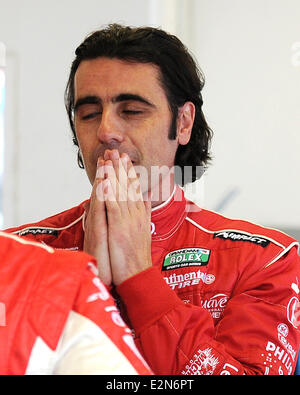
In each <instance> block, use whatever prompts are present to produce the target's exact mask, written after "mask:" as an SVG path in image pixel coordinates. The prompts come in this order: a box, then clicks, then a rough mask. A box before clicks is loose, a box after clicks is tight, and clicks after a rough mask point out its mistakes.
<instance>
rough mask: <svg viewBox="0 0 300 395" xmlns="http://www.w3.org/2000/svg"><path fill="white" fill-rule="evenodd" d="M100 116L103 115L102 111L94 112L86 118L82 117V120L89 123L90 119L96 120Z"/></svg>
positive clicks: (85, 116)
mask: <svg viewBox="0 0 300 395" xmlns="http://www.w3.org/2000/svg"><path fill="white" fill-rule="evenodd" d="M98 115H101V112H100V111H98V112H93V113H91V114H87V115H84V116H82V117H81V119H82V120H83V121H87V120H89V119H93V118H96V117H97V116H98Z"/></svg>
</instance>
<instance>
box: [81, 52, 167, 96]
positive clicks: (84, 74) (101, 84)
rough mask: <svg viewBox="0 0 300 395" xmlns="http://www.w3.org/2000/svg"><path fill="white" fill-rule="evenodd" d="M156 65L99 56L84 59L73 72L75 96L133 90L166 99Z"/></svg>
mask: <svg viewBox="0 0 300 395" xmlns="http://www.w3.org/2000/svg"><path fill="white" fill-rule="evenodd" d="M160 77H161V73H160V70H159V67H158V66H156V65H154V64H152V63H133V62H128V61H124V60H120V59H110V58H105V57H99V58H96V59H91V60H84V61H82V62H81V63H80V65H79V67H78V69H77V71H76V74H75V84H74V86H75V97H78V96H82V95H86V94H89V95H98V96H101V97H103V98H105V97H107V98H109V97H113V96H115V95H118V94H120V93H135V94H140V95H143V96H144V97H148V98H149V99H151V98H152V99H153V98H156V99H157V100H166V94H165V92H164V89H163V87H162V83H161V78H160Z"/></svg>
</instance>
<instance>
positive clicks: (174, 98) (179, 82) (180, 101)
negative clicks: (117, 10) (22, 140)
mask: <svg viewBox="0 0 300 395" xmlns="http://www.w3.org/2000/svg"><path fill="white" fill-rule="evenodd" d="M75 55H76V58H75V60H74V61H73V63H72V66H71V71H70V76H69V80H68V83H67V86H66V90H65V106H66V110H67V113H68V117H69V122H70V126H71V129H72V133H73V142H74V144H75V145H76V146H78V147H79V145H78V141H77V137H76V131H75V125H74V78H75V73H76V71H77V69H78V67H79V65H80V63H81V62H82V61H83V60H89V59H95V58H98V57H107V58H116V59H120V60H125V61H128V62H134V63H152V64H154V65H157V66H158V67H159V69H160V72H161V76H160V79H161V81H160V82H161V84H162V87H163V89H164V91H165V93H166V96H167V99H168V103H169V107H170V110H171V113H172V125H171V128H170V132H169V138H170V139H175V138H176V132H177V128H176V126H177V117H178V109H179V108H180V107H181V106H183V105H184V103H186V102H187V101H191V102H192V103H194V105H195V108H196V111H195V121H194V125H193V129H192V133H191V139H190V141H189V143H188V144H187V145H180V146H179V147H178V150H177V152H176V157H175V163H174V164H175V167H176V166H179V167H180V168H181V170H182V174H183V173H184V171H183V170H184V167H185V166H188V167H189V168H190V169H192V176H191V178H190V179H189V180H188V181H187V180H184V179H182V180H181V182H180V180H179V183H180V184H181V185H184V184H185V183H187V182H193V181H195V180H196V179H198V178H200V176H201V175H202V174H203V169H204V168H206V165H207V164H208V163H209V162H210V160H211V156H210V152H209V151H210V143H211V138H212V131H211V129H210V128H209V126H208V124H207V122H206V120H205V117H204V114H203V111H202V105H203V100H202V95H201V91H202V89H203V86H204V82H205V81H204V76H203V73H202V72H201V71H200V70H199V68H198V67H197V64H196V62H195V60H194V59H193V57H192V55H191V54H190V53H189V52H188V50H187V48H186V47H185V46H184V45H183V43H182V42H181V41H180V40H179V39H178V38H177V37H176V36H174V35H171V34H168V33H166V32H165V31H163V30H160V29H157V28H153V27H129V26H122V25H119V24H111V25H108V26H107V27H106V28H105V29H102V30H98V31H96V32H93V33H91V34H90V35H89V36H87V37H86V39H85V40H84V41H83V43H82V44H81V45H80V46H79V47H78V48H77V49H76V51H75ZM78 164H79V166H80V167H81V168H83V167H84V166H83V160H82V157H81V153H80V150H78ZM199 169H200V171H199Z"/></svg>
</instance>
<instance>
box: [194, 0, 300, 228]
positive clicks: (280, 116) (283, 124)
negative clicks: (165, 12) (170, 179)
mask: <svg viewBox="0 0 300 395" xmlns="http://www.w3.org/2000/svg"><path fill="white" fill-rule="evenodd" d="M194 5H195V7H196V10H195V12H194V15H195V17H196V19H197V23H196V22H195V19H194V24H193V28H194V36H195V37H197V40H196V41H194V42H193V43H192V44H193V50H194V52H195V54H196V55H197V58H198V62H199V63H200V65H201V67H202V69H203V70H204V73H205V75H206V87H205V90H204V100H205V112H206V114H207V118H208V121H209V123H210V125H211V127H212V128H213V130H214V132H215V136H214V143H213V155H214V162H213V166H212V167H211V169H210V170H209V171H208V173H207V176H206V178H205V186H206V189H205V204H206V206H207V207H209V208H216V207H218V206H219V203H220V202H221V200H222V199H223V197H224V196H225V195H227V194H228V193H230V192H233V194H232V195H233V196H232V200H231V201H230V202H229V203H228V204H227V205H226V206H225V209H224V214H225V215H228V216H233V217H238V218H246V219H249V220H251V221H255V222H258V223H261V224H264V225H267V226H275V227H280V228H287V227H292V228H293V227H294V228H299V229H300V182H299V181H300V1H299V0H251V1H250V0H249V1H248V0H200V1H198V0H196V1H194Z"/></svg>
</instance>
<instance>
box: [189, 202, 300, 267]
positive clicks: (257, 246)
mask: <svg viewBox="0 0 300 395" xmlns="http://www.w3.org/2000/svg"><path fill="white" fill-rule="evenodd" d="M192 206H193V203H192ZM185 220H186V221H187V222H188V223H189V224H190V225H191V226H192V227H194V228H195V229H197V230H198V231H199V232H200V233H201V234H202V235H203V234H205V235H206V236H207V240H208V245H211V246H212V247H213V249H214V250H225V249H233V248H238V249H243V250H244V251H247V253H248V254H251V253H253V254H255V255H256V256H257V255H259V256H264V257H265V259H266V261H265V265H266V266H268V265H271V264H272V263H274V262H276V261H277V260H278V259H280V258H281V257H282V256H284V255H285V254H286V253H288V252H289V251H290V250H291V249H292V248H293V247H296V248H299V242H298V241H297V240H296V239H294V238H293V237H291V236H289V235H287V234H285V233H283V232H281V231H279V230H277V229H272V228H267V227H263V226H261V225H258V224H255V223H251V222H248V221H245V220H240V219H231V218H227V217H224V216H222V215H220V214H218V213H215V212H213V211H209V210H205V209H200V210H190V212H188V213H187V216H186V218H185Z"/></svg>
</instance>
